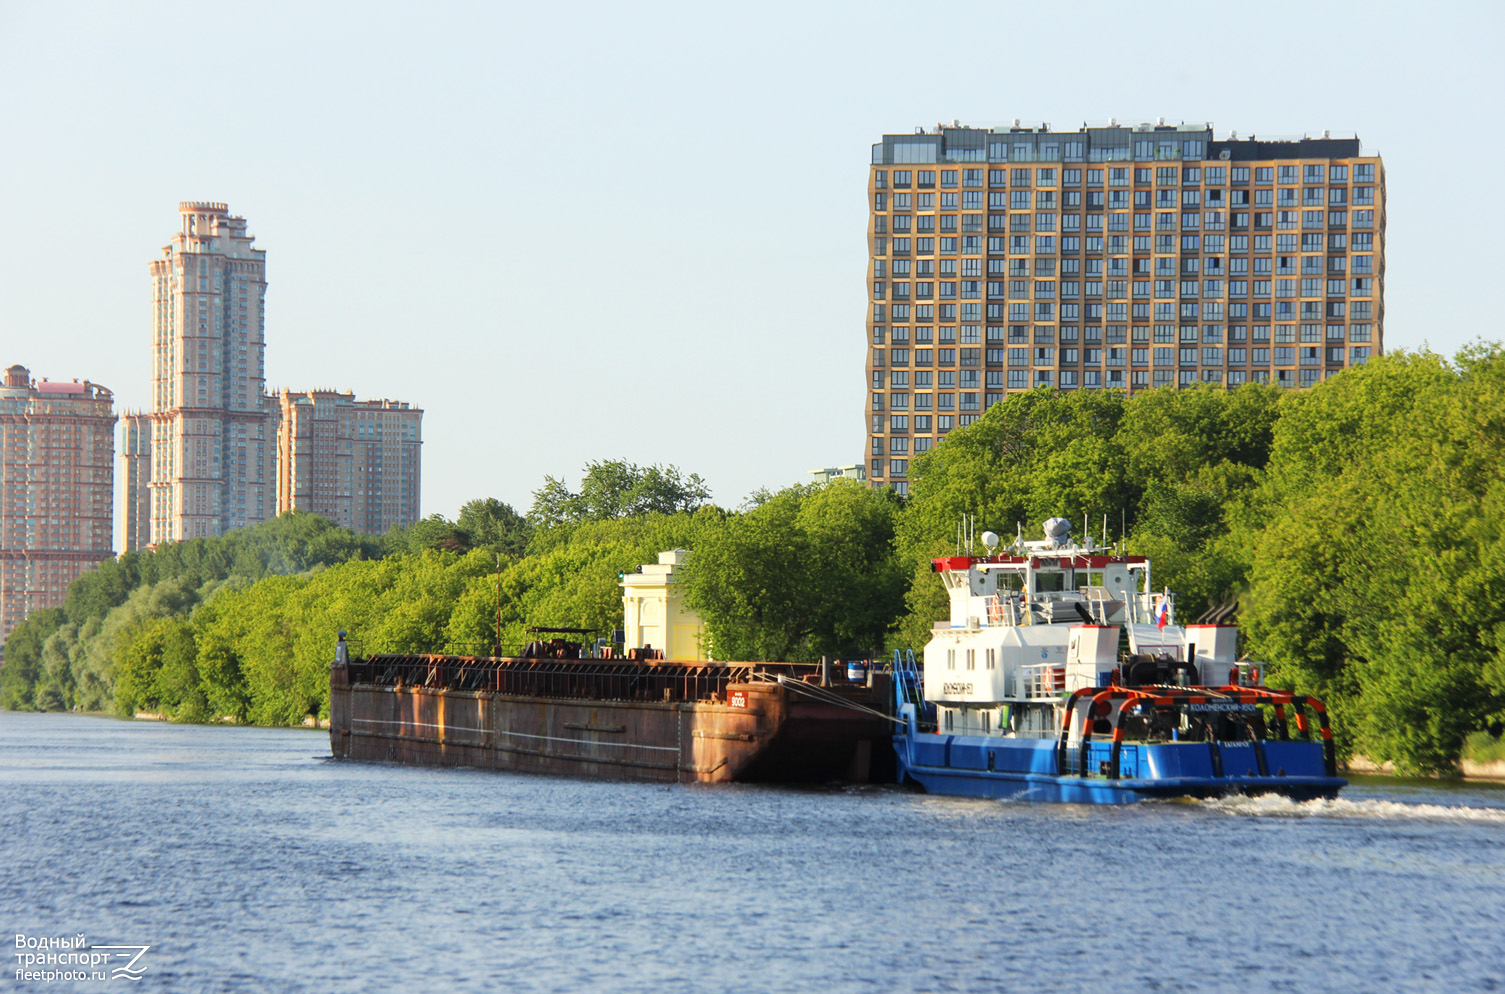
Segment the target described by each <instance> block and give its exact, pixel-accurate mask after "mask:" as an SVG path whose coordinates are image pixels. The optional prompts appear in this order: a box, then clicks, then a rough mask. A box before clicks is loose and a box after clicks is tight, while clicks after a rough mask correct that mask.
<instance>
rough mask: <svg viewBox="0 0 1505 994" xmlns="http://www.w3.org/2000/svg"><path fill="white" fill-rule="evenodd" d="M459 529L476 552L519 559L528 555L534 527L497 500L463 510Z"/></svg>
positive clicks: (478, 502)
mask: <svg viewBox="0 0 1505 994" xmlns="http://www.w3.org/2000/svg"><path fill="white" fill-rule="evenodd" d="M455 525H456V527H458V528H459V529H460V531H462V532H464V533H465V539H466V544H467V546H468V547H469V548H472V549H485V550H486V551H488V552H490V553H492V554H493V555H503V556H506V557H507V558H509V559H519V558H521V557H522V555H523V553H524V552H525V551H527V548H528V539H529V537H530V536H531V534H532V531H533V529H532V527H531V526H530V525H529V524H528V519H527V518H524V517H523V516H522V515H521V514H518V513H517V512H516V511H515V510H513V509H512V505H511V504H504V503H502V502H501V501H499V500H497V499H496V498H494V497H486V498H484V499H480V500H473V501H469V502H468V503H466V505H465V506H464V507H462V508H460V517H459V518H458V519H457V520H456V521H455Z"/></svg>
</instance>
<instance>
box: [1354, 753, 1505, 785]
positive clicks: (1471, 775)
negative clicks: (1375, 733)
mask: <svg viewBox="0 0 1505 994" xmlns="http://www.w3.org/2000/svg"><path fill="white" fill-rule="evenodd" d="M1458 769H1459V772H1460V773H1461V774H1462V778H1463V779H1464V780H1483V781H1489V782H1497V783H1505V760H1501V759H1496V760H1492V761H1490V762H1487V763H1479V762H1475V761H1474V760H1471V759H1463V760H1459V762H1458ZM1342 772H1344V773H1357V774H1360V775H1363V776H1384V777H1394V776H1400V774H1399V773H1397V772H1396V770H1395V764H1394V763H1392V762H1390V761H1389V760H1386V761H1385V762H1383V763H1376V762H1375V761H1374V760H1372V759H1370V758H1369V757H1368V756H1351V757H1349V760H1348V762H1347V763H1346V764H1344V766H1343V769H1342Z"/></svg>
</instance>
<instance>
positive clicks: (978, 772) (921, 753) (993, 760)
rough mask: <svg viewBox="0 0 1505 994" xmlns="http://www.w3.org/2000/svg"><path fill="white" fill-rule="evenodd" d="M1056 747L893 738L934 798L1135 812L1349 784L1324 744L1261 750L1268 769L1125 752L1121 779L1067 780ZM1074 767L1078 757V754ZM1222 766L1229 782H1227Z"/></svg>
mask: <svg viewBox="0 0 1505 994" xmlns="http://www.w3.org/2000/svg"><path fill="white" fill-rule="evenodd" d="M1056 745H1057V744H1056V741H1055V740H1054V739H1014V738H1003V737H1000V736H980V735H945V734H933V733H927V732H918V731H915V730H914V726H913V724H911V725H910V726H909V728H908V729H907V730H906V732H905V733H904V734H901V735H896V736H894V749H895V751H896V752H897V753H898V758H899V782H900V783H905V782H913V783H917V784H919V785H920V786H921V787H923V788H924V789H925V791H926V792H927V793H931V794H946V795H953V796H959V797H993V798H1004V797H1009V798H1017V799H1019V800H1029V801H1057V802H1065V803H1072V804H1132V803H1133V802H1135V801H1141V800H1147V799H1151V798H1174V797H1220V796H1224V795H1228V794H1281V795H1284V796H1287V797H1290V798H1292V799H1294V800H1298V801H1305V800H1311V799H1313V798H1318V797H1335V796H1337V793H1338V790H1339V789H1340V788H1342V787H1343V786H1345V785H1346V784H1347V783H1348V781H1346V780H1344V779H1342V778H1341V777H1330V776H1326V775H1325V773H1324V770H1323V754H1322V746H1321V744H1320V743H1317V742H1269V741H1267V742H1262V743H1260V746H1259V747H1260V748H1261V749H1262V750H1263V752H1264V758H1265V764H1264V767H1263V768H1265V769H1268V770H1270V771H1271V773H1270V774H1269V775H1267V776H1266V775H1261V774H1260V773H1259V769H1260V768H1261V765H1260V763H1259V756H1258V754H1257V753H1256V751H1255V749H1256V747H1255V744H1254V743H1252V742H1228V743H1217V744H1213V743H1208V742H1164V743H1153V744H1145V743H1134V744H1126V745H1124V746H1123V747H1122V751H1121V754H1120V757H1119V770H1120V777H1119V779H1117V780H1109V779H1107V778H1106V777H1103V776H1091V777H1081V776H1063V775H1061V774H1059V773H1058V772H1057V765H1056V764H1057V760H1056ZM1110 748H1111V745H1110V744H1109V743H1106V742H1092V743H1089V744H1088V747H1087V768H1088V769H1100V768H1102V767H1103V766H1105V765H1106V764H1107V762H1108V760H1109V755H1110ZM1072 758H1073V760H1074V759H1075V747H1073V757H1072ZM1215 758H1216V762H1217V763H1218V764H1219V766H1220V768H1221V770H1222V772H1223V774H1224V775H1221V776H1219V775H1218V768H1217V767H1215V766H1214V762H1215Z"/></svg>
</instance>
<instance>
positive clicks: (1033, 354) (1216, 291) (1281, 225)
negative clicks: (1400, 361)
mask: <svg viewBox="0 0 1505 994" xmlns="http://www.w3.org/2000/svg"><path fill="white" fill-rule="evenodd" d="M868 201H869V205H870V219H869V225H868V244H869V249H870V271H871V274H872V275H871V282H870V288H871V311H870V313H869V317H868V322H867V341H868V342H869V343H870V344H869V351H868V359H867V370H866V372H867V378H868V384H869V388H870V389H869V390H868V399H867V405H866V407H867V412H866V413H867V427H868V429H869V430H868V457H869V463H868V479H869V481H871V482H872V484H873V485H892V486H894V487H895V488H896V489H899V490H900V491H903V490H905V489H906V476H907V474H908V466H909V459H910V458H911V457H912V456H914V455H917V454H920V453H923V452H925V451H927V450H929V449H930V448H931V447H932V446H934V445H935V444H937V443H938V442H939V441H940V440H941V439H943V438H944V437H945V436H946V433H947V432H948V431H950V430H951V429H952V428H954V427H958V426H961V425H966V424H970V423H971V422H972V421H974V420H976V418H977V417H978V416H979V415H980V414H981V413H982V412H983V411H984V410H986V409H987V407H989V406H990V405H992V404H994V403H997V402H998V401H999V400H1001V399H1002V398H1003V396H1004V395H1005V394H1007V393H1010V392H1017V391H1021V390H1029V389H1033V388H1035V387H1040V386H1047V387H1057V388H1060V389H1063V390H1074V389H1086V390H1093V389H1104V388H1107V389H1120V390H1128V391H1138V390H1144V389H1148V388H1151V387H1167V386H1186V385H1189V384H1192V383H1217V384H1223V385H1226V386H1229V387H1235V386H1238V385H1239V384H1241V383H1246V382H1272V383H1278V384H1280V385H1282V386H1288V387H1298V386H1308V385H1311V384H1313V383H1316V382H1317V381H1318V380H1321V379H1325V378H1326V377H1328V376H1331V375H1333V374H1335V373H1337V372H1339V371H1341V370H1343V369H1344V368H1346V367H1348V366H1351V365H1355V364H1358V363H1362V362H1364V361H1365V360H1366V359H1368V358H1369V357H1370V356H1371V355H1377V354H1379V353H1380V352H1381V351H1382V349H1383V345H1384V333H1383V328H1384V294H1383V290H1384V278H1385V262H1384V259H1385V244H1384V243H1385V174H1384V166H1383V164H1382V162H1381V161H1380V158H1379V157H1378V156H1373V155H1364V154H1363V152H1362V149H1361V148H1360V145H1359V141H1358V139H1356V138H1355V139H1334V138H1330V137H1327V136H1326V135H1324V136H1323V137H1322V138H1316V139H1301V140H1295V141H1260V140H1255V138H1254V137H1253V136H1251V137H1249V138H1247V139H1239V138H1238V137H1237V136H1236V135H1233V134H1230V135H1229V136H1228V137H1227V138H1226V139H1222V140H1218V139H1215V138H1214V136H1213V132H1212V127H1211V125H1201V124H1199V125H1194V126H1193V125H1185V124H1182V125H1165V124H1163V123H1162V124H1156V125H1150V124H1145V125H1139V126H1137V127H1121V126H1117V125H1116V124H1110V126H1109V127H1105V128H1090V127H1084V128H1082V129H1081V130H1080V131H1064V132H1063V131H1052V130H1050V128H1049V126H1048V125H1046V126H1042V127H1039V128H1021V127H1018V126H1017V125H1016V126H1015V127H1011V128H994V129H988V128H971V127H961V126H960V125H958V126H955V127H944V126H942V127H938V128H936V129H935V130H934V131H931V132H925V131H923V130H922V131H919V132H916V133H914V134H899V135H885V136H884V137H883V140H882V141H881V142H879V143H877V144H875V145H874V146H873V156H872V165H871V168H870V171H869V175H868Z"/></svg>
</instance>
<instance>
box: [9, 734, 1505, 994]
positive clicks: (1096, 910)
mask: <svg viewBox="0 0 1505 994" xmlns="http://www.w3.org/2000/svg"><path fill="white" fill-rule="evenodd" d="M0 797H3V807H0V929H3V930H4V932H3V933H0V934H3V935H4V936H5V939H4V941H5V946H6V953H7V956H13V955H15V954H18V953H19V954H23V955H25V954H27V953H31V954H36V953H37V952H38V950H36V949H32V948H30V947H29V946H28V947H27V948H23V949H16V948H14V943H15V941H16V936H17V935H23V936H25V937H27V941H28V942H29V941H30V940H32V939H38V938H40V939H42V940H48V939H53V938H60V939H63V940H66V941H69V942H72V941H73V940H74V939H75V938H76V937H78V936H84V937H85V938H86V943H87V945H88V946H94V945H118V946H141V945H149V946H150V949H148V950H147V951H146V952H145V953H143V954H142V955H141V956H140V957H139V958H138V959H136V960H135V961H134V965H131V961H130V960H129V957H130V956H134V955H135V952H134V951H129V952H127V953H124V954H121V953H118V952H110V953H109V954H108V955H112V956H119V957H120V959H119V960H111V961H108V962H106V965H105V966H103V967H97V968H96V969H98V970H99V971H101V972H100V973H99V976H100V977H101V978H105V979H97V980H96V979H85V980H81V981H80V980H64V979H53V980H48V979H45V974H42V975H41V976H37V977H33V978H31V979H28V978H26V977H25V976H22V977H19V978H18V977H17V976H16V975H15V970H16V969H17V966H16V964H17V962H18V961H17V960H15V959H10V960H8V961H7V967H6V972H5V977H4V988H5V989H6V990H17V991H61V990H81V991H109V990H115V989H122V990H135V991H193V992H198V991H247V992H263V991H319V992H345V991H350V992H355V991H360V992H370V991H476V992H480V991H508V992H512V991H520V992H528V991H610V992H618V991H622V992H635V991H643V992H649V991H651V992H655V994H664V992H680V991H685V992H700V991H710V992H717V994H740V992H744V991H748V992H756V991H818V992H820V994H835V992H845V991H864V992H865V991H883V992H887V991H1005V990H1007V991H1019V990H1023V991H1115V992H1116V991H1231V990H1239V991H1243V992H1254V991H1298V990H1300V991H1365V992H1380V991H1446V992H1457V991H1474V990H1502V989H1505V944H1502V941H1501V940H1502V923H1505V789H1501V788H1498V787H1492V786H1487V785H1486V786H1477V785H1469V786H1466V787H1443V786H1437V785H1435V784H1421V783H1417V782H1408V781H1401V780H1394V779H1381V778H1364V779H1360V780H1356V782H1355V783H1354V785H1353V786H1351V787H1349V788H1348V789H1347V790H1345V791H1344V793H1343V796H1342V798H1341V799H1339V800H1337V801H1333V802H1313V803H1309V804H1301V805H1296V804H1291V803H1289V802H1285V801H1280V800H1239V801H1221V802H1199V803H1164V804H1160V803H1156V804H1141V805H1137V806H1131V807H1127V808H1093V807H1078V806H1071V805H1032V804H1028V803H1004V802H998V801H979V800H962V799H954V798H941V797H928V796H925V795H923V794H917V793H911V792H909V791H906V790H900V789H898V788H893V787H862V788H836V787H833V788H829V789H815V790H811V789H783V788H775V787H754V786H694V787H689V786H667V787H666V786H648V785H640V784H617V783H595V782H588V781H578V780H566V779H555V778H550V777H539V776H525V775H513V774H499V773H482V772H475V771H469V770H432V769H412V768H403V767H395V766H385V765H363V764H356V763H349V762H335V761H333V760H331V759H330V758H329V751H328V736H327V734H326V733H323V732H313V731H302V730H287V729H255V728H205V727H195V726H174V725H161V724H154V723H144V722H120V721H113V720H109V719H103V718H84V717H76V716H68V715H29V714H13V713H8V712H0ZM47 951H48V952H55V953H57V952H61V953H64V954H66V953H67V952H69V951H70V950H66V949H64V950H59V949H56V948H49V949H48V950H47ZM86 952H87V950H86ZM93 955H101V954H100V953H94V954H93ZM118 964H123V965H127V966H130V968H131V969H132V970H135V971H138V972H139V973H140V980H138V981H134V982H133V981H130V980H126V979H109V974H108V973H105V972H104V971H106V970H110V969H111V968H112V967H113V966H115V965H118ZM22 968H24V969H29V970H33V971H44V970H51V971H71V970H76V969H80V968H78V967H74V966H36V965H31V966H23V967H22Z"/></svg>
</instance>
